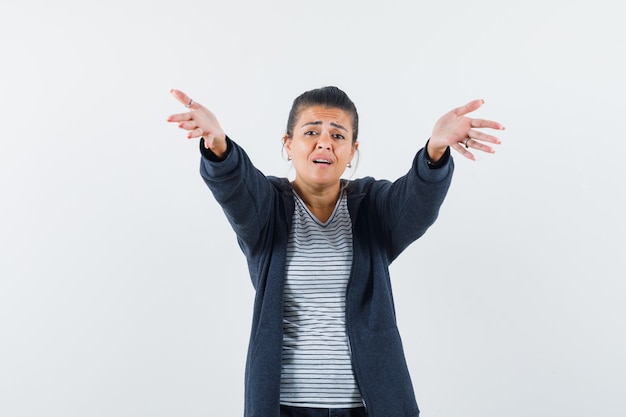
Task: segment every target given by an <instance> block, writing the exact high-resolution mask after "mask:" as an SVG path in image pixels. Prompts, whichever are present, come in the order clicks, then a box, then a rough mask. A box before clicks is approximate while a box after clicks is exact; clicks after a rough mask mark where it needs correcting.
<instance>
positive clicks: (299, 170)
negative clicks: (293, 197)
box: [284, 106, 358, 188]
mask: <svg viewBox="0 0 626 417" xmlns="http://www.w3.org/2000/svg"><path fill="white" fill-rule="evenodd" d="M284 140H285V149H286V150H287V154H288V155H289V157H290V158H291V159H292V160H293V166H294V168H295V170H296V179H295V183H296V184H298V185H301V186H308V187H312V188H320V187H326V186H331V187H332V186H337V185H338V184H339V180H340V178H341V175H342V174H343V172H344V171H345V169H346V166H347V165H348V163H350V161H351V160H352V157H353V156H354V153H355V152H356V150H357V147H358V143H352V117H351V116H350V114H349V113H346V112H345V111H343V110H340V109H337V108H328V107H323V106H312V107H306V108H304V109H303V110H302V111H301V112H300V114H299V116H298V119H297V121H296V124H295V126H294V128H293V136H292V137H291V138H289V137H288V136H285V138H284ZM308 187H307V188H308Z"/></svg>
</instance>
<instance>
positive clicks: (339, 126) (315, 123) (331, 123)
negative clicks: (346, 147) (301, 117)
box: [302, 120, 348, 132]
mask: <svg viewBox="0 0 626 417" xmlns="http://www.w3.org/2000/svg"><path fill="white" fill-rule="evenodd" d="M321 124H323V122H322V121H321V120H316V121H315V122H309V123H305V124H303V125H302V126H303V127H304V126H318V125H321ZM330 125H331V126H332V127H336V128H338V129H342V130H345V131H346V132H347V131H348V129H346V128H345V127H343V126H342V125H340V124H337V123H333V122H330Z"/></svg>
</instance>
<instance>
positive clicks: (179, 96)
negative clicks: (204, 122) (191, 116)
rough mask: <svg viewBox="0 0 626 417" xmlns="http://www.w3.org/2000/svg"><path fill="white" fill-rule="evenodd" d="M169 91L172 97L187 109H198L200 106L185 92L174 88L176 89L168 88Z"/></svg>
mask: <svg viewBox="0 0 626 417" xmlns="http://www.w3.org/2000/svg"><path fill="white" fill-rule="evenodd" d="M170 93H172V95H173V96H174V98H176V100H178V101H179V102H181V103H182V104H184V105H185V107H187V108H188V109H192V110H198V109H199V108H201V107H202V106H201V105H200V104H198V103H196V102H195V101H194V100H192V99H191V97H189V96H188V95H187V94H185V93H183V92H182V91H180V90H176V89H174V88H172V89H171V90H170Z"/></svg>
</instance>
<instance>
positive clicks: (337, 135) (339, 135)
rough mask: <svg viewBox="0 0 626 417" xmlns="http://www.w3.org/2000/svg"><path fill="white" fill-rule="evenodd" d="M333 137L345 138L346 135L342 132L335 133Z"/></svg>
mask: <svg viewBox="0 0 626 417" xmlns="http://www.w3.org/2000/svg"><path fill="white" fill-rule="evenodd" d="M333 138H335V139H345V137H344V136H343V135H342V134H341V133H335V134H334V135H333Z"/></svg>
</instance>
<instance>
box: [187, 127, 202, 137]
mask: <svg viewBox="0 0 626 417" xmlns="http://www.w3.org/2000/svg"><path fill="white" fill-rule="evenodd" d="M201 136H202V129H200V128H199V127H196V128H195V129H193V130H189V133H187V138H188V139H193V138H199V137H201Z"/></svg>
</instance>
